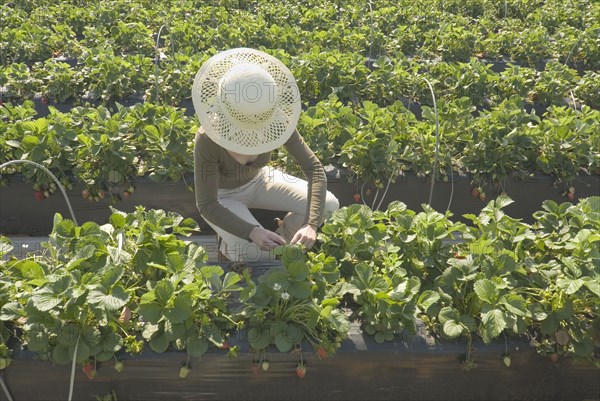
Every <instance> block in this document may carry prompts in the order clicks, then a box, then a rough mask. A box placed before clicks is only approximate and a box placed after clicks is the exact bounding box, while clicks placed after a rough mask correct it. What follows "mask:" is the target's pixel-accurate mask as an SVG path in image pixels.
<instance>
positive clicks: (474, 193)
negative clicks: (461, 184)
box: [471, 187, 481, 198]
mask: <svg viewBox="0 0 600 401" xmlns="http://www.w3.org/2000/svg"><path fill="white" fill-rule="evenodd" d="M480 193H481V189H480V188H478V187H475V188H473V189H472V190H471V196H472V197H473V198H477V197H478V196H479V194H480Z"/></svg>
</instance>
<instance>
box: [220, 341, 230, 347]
mask: <svg viewBox="0 0 600 401" xmlns="http://www.w3.org/2000/svg"><path fill="white" fill-rule="evenodd" d="M218 347H219V349H229V344H227V341H223V343H222V344H221V345H219V346H218Z"/></svg>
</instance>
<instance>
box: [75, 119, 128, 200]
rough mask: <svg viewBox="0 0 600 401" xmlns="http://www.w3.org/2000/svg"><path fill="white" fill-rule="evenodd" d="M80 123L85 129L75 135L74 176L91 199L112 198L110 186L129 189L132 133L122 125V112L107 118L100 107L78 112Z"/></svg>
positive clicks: (112, 190)
mask: <svg viewBox="0 0 600 401" xmlns="http://www.w3.org/2000/svg"><path fill="white" fill-rule="evenodd" d="M80 112H81V113H82V116H81V117H80V121H85V120H87V121H89V123H88V124H89V125H88V130H86V132H85V133H84V132H81V133H78V134H77V137H76V138H77V142H78V144H79V145H78V146H77V148H76V150H75V157H74V159H75V163H74V174H75V176H76V178H77V179H78V180H79V181H80V182H82V183H84V185H85V186H86V188H87V189H89V190H90V192H91V195H92V196H93V197H94V198H93V199H94V200H97V201H98V200H100V199H101V198H104V197H105V196H106V195H109V196H110V197H111V198H113V195H114V189H113V188H114V187H115V186H117V185H119V184H125V186H126V187H128V186H130V185H131V183H132V180H133V177H135V175H136V173H137V171H136V169H135V165H134V163H133V162H134V159H135V146H134V145H133V143H132V139H133V137H132V133H131V131H130V130H129V127H128V126H127V125H126V124H123V123H122V122H123V115H124V114H125V113H124V112H121V113H116V114H114V115H111V114H110V113H109V112H108V110H107V109H106V108H104V107H100V108H98V109H91V108H90V109H80Z"/></svg>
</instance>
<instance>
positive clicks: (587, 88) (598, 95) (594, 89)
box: [574, 71, 600, 110]
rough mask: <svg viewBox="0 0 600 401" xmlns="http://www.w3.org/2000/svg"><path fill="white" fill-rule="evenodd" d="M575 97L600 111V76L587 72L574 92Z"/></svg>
mask: <svg viewBox="0 0 600 401" xmlns="http://www.w3.org/2000/svg"><path fill="white" fill-rule="evenodd" d="M574 94H575V96H576V97H577V98H578V99H580V100H581V101H582V102H583V103H584V104H585V105H587V106H590V107H591V108H594V109H596V110H599V109H600V74H599V73H597V72H595V71H586V73H585V75H584V76H583V77H582V78H581V80H580V81H579V83H578V84H577V87H576V88H575V90H574Z"/></svg>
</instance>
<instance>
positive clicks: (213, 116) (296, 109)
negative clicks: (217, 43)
mask: <svg viewBox="0 0 600 401" xmlns="http://www.w3.org/2000/svg"><path fill="white" fill-rule="evenodd" d="M239 65H250V66H251V67H252V68H254V69H255V68H261V69H263V70H264V71H266V72H267V73H268V74H269V75H270V77H272V79H273V81H274V88H275V89H274V90H275V91H276V97H275V98H274V99H275V100H274V103H273V104H272V107H271V105H269V106H270V109H269V111H268V112H265V113H260V114H256V115H250V116H244V117H245V118H237V116H236V115H235V114H232V113H231V110H230V108H229V107H227V104H226V103H225V102H224V101H223V97H222V96H221V94H220V92H221V89H222V88H220V85H221V84H222V80H223V77H224V76H225V75H226V74H227V73H228V71H230V70H231V69H232V67H235V66H239ZM299 93H300V92H299V90H298V86H297V84H296V80H295V79H294V76H293V75H292V73H291V72H290V70H289V69H288V68H287V67H286V66H285V65H284V64H283V63H282V62H281V61H279V60H278V59H277V58H275V57H273V56H271V55H269V54H267V53H264V52H262V51H259V50H255V49H249V48H236V49H231V50H227V51H223V52H221V53H218V54H216V55H214V56H213V57H211V58H210V59H208V60H207V61H206V62H205V63H204V64H203V65H202V67H201V68H200V70H199V71H198V73H197V74H196V77H195V79H194V85H193V87H192V101H193V103H194V109H195V111H196V115H197V116H198V119H199V120H200V124H201V126H202V128H203V129H204V132H205V133H206V135H208V136H209V137H210V138H211V139H212V140H213V142H215V143H216V144H218V145H220V146H222V147H223V148H225V149H227V150H231V151H233V152H236V153H240V154H245V155H257V154H261V153H266V152H270V151H272V150H274V149H277V148H278V147H280V146H281V145H283V144H284V143H285V142H286V141H287V140H288V139H289V137H290V136H291V135H292V133H293V132H294V130H295V129H296V125H297V123H298V119H299V117H300V113H301V110H302V105H301V101H300V95H299Z"/></svg>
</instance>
